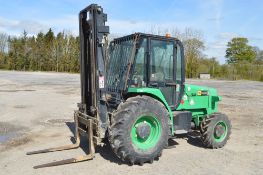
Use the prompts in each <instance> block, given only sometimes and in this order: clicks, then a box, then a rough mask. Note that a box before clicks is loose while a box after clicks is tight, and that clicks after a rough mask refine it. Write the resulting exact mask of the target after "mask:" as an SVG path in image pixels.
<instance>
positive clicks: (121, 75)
mask: <svg viewBox="0 0 263 175" xmlns="http://www.w3.org/2000/svg"><path fill="white" fill-rule="evenodd" d="M134 47H135V44H134V40H133V39H130V40H125V41H120V42H117V41H114V42H111V44H110V49H109V51H110V52H109V61H108V64H107V65H108V66H107V88H108V91H112V92H115V91H119V90H123V89H124V88H125V87H124V86H125V84H126V81H127V80H126V77H127V76H126V75H127V72H128V69H129V65H130V62H131V61H133V58H132V57H133V55H134V53H133V52H134V50H135V49H133V48H134Z"/></svg>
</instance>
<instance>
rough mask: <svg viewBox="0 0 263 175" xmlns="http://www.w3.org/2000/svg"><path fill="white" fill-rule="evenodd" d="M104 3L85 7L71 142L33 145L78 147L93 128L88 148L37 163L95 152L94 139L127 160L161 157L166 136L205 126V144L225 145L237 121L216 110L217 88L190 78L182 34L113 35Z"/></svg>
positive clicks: (139, 161)
mask: <svg viewBox="0 0 263 175" xmlns="http://www.w3.org/2000/svg"><path fill="white" fill-rule="evenodd" d="M106 21H107V15H106V14H105V13H104V12H103V8H102V7H101V6H98V5H97V4H91V5H90V6H88V7H87V8H85V9H83V10H82V11H80V14H79V29H80V75H81V76H80V77H81V102H80V103H79V104H78V110H76V111H75V112H74V119H75V140H76V142H75V143H74V144H72V145H65V146H61V147H56V148H49V149H44V150H39V151H33V152H28V153H27V154H37V153H45V152H53V151H61V150H66V149H74V148H78V147H79V145H80V135H83V136H87V138H88V143H89V144H88V146H89V147H88V150H89V153H88V154H87V155H84V156H79V157H76V158H71V159H66V160H61V161H55V162H51V163H47V164H42V165H38V166H35V167H34V168H42V167H47V166H56V165H61V164H68V163H74V162H79V161H84V160H90V159H93V158H94V156H95V147H96V146H101V145H103V144H104V143H108V144H110V146H111V148H112V150H113V152H114V153H115V154H116V156H117V157H119V158H120V159H121V160H122V161H124V162H126V163H129V164H131V165H133V164H139V165H143V164H144V163H147V162H149V163H152V162H153V161H154V160H158V159H159V157H160V156H161V153H162V150H163V149H165V148H167V147H169V145H168V140H169V139H173V138H176V136H177V135H178V134H182V133H184V134H186V133H189V132H192V131H197V132H200V138H201V140H202V142H203V145H204V147H207V148H212V149H217V148H221V147H223V146H224V145H225V144H226V142H227V140H228V139H229V136H230V133H231V123H230V121H229V119H228V117H227V116H226V115H225V114H222V113H219V112H218V102H219V101H220V100H221V97H220V96H218V94H217V90H216V89H213V88H208V87H202V86H196V85H190V84H186V83H185V58H184V49H183V44H182V42H181V41H180V40H178V39H176V38H174V37H170V36H169V35H167V36H158V35H152V34H144V33H134V34H131V35H128V36H124V37H121V38H116V39H114V40H113V41H111V42H110V43H109V42H108V34H109V26H106V25H105V22H106Z"/></svg>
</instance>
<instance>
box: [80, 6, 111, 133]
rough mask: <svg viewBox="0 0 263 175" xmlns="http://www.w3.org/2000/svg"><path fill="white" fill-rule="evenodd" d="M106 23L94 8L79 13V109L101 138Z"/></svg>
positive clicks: (104, 122)
mask: <svg viewBox="0 0 263 175" xmlns="http://www.w3.org/2000/svg"><path fill="white" fill-rule="evenodd" d="M106 21H107V14H105V13H103V8H101V6H98V5H97V4H91V5H89V6H88V7H87V8H85V9H83V10H82V11H80V13H79V37H80V76H81V77H80V79H81V103H80V104H78V107H79V111H80V112H82V113H84V114H86V115H88V116H91V117H94V118H96V119H97V120H98V124H99V125H100V126H98V128H100V129H102V130H101V132H99V133H101V134H103V133H105V131H106V127H107V107H106V103H105V91H106V87H105V84H106V83H105V78H106V69H105V62H106V56H105V49H104V47H105V41H106V40H107V35H108V34H109V26H105V22H106ZM100 137H101V138H102V137H104V135H103V136H102V135H101V136H100Z"/></svg>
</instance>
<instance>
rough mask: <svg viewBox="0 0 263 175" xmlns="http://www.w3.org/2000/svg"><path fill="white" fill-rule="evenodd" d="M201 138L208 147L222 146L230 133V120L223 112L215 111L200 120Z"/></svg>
mask: <svg viewBox="0 0 263 175" xmlns="http://www.w3.org/2000/svg"><path fill="white" fill-rule="evenodd" d="M200 131H201V140H202V141H203V143H204V145H205V146H206V147H208V148H213V149H217V148H221V147H223V146H224V145H225V144H226V142H227V140H228V139H229V137H230V134H231V122H230V120H229V119H228V117H227V116H226V115H225V114H221V113H215V114H212V115H211V116H209V117H206V118H204V119H203V121H202V122H201V127H200Z"/></svg>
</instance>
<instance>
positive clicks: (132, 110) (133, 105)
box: [109, 95, 170, 165]
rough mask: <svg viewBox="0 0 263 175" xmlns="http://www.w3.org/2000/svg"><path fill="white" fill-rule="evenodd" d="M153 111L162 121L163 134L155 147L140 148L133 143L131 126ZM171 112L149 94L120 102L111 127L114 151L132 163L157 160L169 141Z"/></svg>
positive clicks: (110, 133) (110, 138)
mask: <svg viewBox="0 0 263 175" xmlns="http://www.w3.org/2000/svg"><path fill="white" fill-rule="evenodd" d="M147 113H153V114H154V115H155V116H156V118H158V120H159V121H160V123H161V136H160V138H159V140H158V142H157V143H156V145H155V147H153V148H150V149H149V150H146V151H145V150H140V149H137V148H136V146H134V145H133V144H132V140H131V134H130V133H131V128H132V126H133V124H134V122H135V121H136V119H137V118H139V117H140V116H141V115H143V114H147ZM169 131H170V129H169V113H168V111H167V109H166V108H165V106H164V105H163V104H162V103H161V102H159V101H158V100H156V99H154V98H151V97H149V96H144V95H143V96H135V97H130V98H128V99H127V100H126V101H125V102H124V103H122V104H120V105H119V106H118V108H117V110H116V111H115V112H114V113H113V119H112V125H111V126H110V128H109V143H110V145H111V148H112V150H113V152H114V153H115V154H116V155H117V157H119V158H120V159H121V160H122V161H125V162H127V163H129V164H130V165H133V164H139V165H143V164H144V163H146V162H149V163H152V162H153V161H154V160H157V159H158V158H159V157H160V156H161V153H162V150H163V149H164V148H165V146H166V145H167V143H168V136H169Z"/></svg>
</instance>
